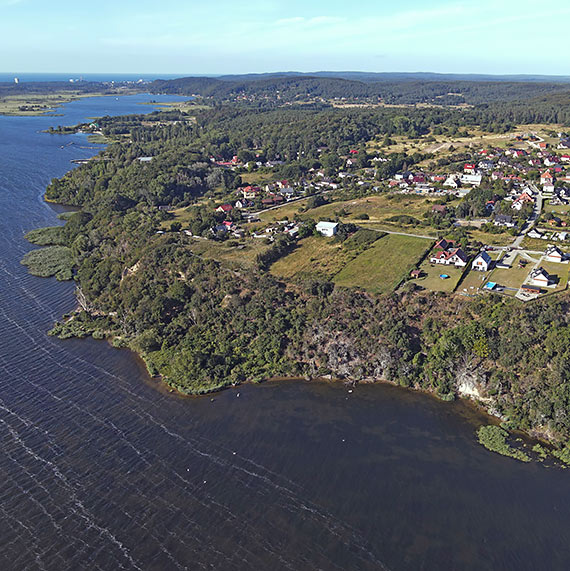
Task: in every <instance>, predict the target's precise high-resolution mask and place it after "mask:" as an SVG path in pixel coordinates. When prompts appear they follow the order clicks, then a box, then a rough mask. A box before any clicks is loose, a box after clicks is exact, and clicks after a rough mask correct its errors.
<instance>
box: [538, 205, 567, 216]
mask: <svg viewBox="0 0 570 571" xmlns="http://www.w3.org/2000/svg"><path fill="white" fill-rule="evenodd" d="M543 209H544V212H556V213H557V214H570V206H569V205H568V204H548V203H547V204H545V205H544V208H543Z"/></svg>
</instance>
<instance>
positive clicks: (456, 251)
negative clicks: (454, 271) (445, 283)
mask: <svg viewBox="0 0 570 571" xmlns="http://www.w3.org/2000/svg"><path fill="white" fill-rule="evenodd" d="M429 261H430V262H431V263H432V264H444V265H446V266H452V265H453V266H455V267H456V268H463V267H465V266H466V265H467V255H466V254H465V252H464V251H463V250H462V249H461V248H451V249H449V250H440V251H439V252H436V253H435V254H432V255H431V257H430V260H429Z"/></svg>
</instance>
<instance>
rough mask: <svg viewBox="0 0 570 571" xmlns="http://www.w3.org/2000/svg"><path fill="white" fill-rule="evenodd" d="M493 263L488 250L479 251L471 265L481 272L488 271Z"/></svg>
mask: <svg viewBox="0 0 570 571" xmlns="http://www.w3.org/2000/svg"><path fill="white" fill-rule="evenodd" d="M491 263H492V260H491V256H489V254H487V252H479V254H477V256H476V257H475V259H474V260H473V263H472V264H471V267H472V268H473V269H474V270H477V271H479V272H486V271H487V270H488V269H489V268H490V267H491Z"/></svg>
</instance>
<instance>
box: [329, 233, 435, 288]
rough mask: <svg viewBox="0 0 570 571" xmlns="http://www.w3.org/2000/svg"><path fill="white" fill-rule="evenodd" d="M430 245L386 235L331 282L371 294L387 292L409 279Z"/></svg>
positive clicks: (426, 241) (402, 237) (427, 242)
mask: <svg viewBox="0 0 570 571" xmlns="http://www.w3.org/2000/svg"><path fill="white" fill-rule="evenodd" d="M431 243H432V242H431V241H430V240H425V239H422V238H413V237H410V236H398V235H395V234H389V235H387V236H385V237H383V238H380V240H378V241H376V242H375V243H374V245H373V246H372V247H371V248H369V249H368V250H366V251H365V252H363V253H362V254H360V255H359V256H358V257H357V258H355V259H354V260H352V261H351V262H349V263H348V264H347V265H346V266H345V267H344V268H343V269H342V270H341V271H340V272H339V273H338V274H337V275H336V276H335V278H334V282H335V283H336V284H337V285H339V286H343V287H357V288H362V289H365V290H368V291H371V292H373V293H387V292H390V291H392V290H393V289H394V288H395V287H396V286H397V285H398V284H399V283H400V281H401V280H402V279H403V278H404V277H406V276H407V275H408V273H409V271H410V270H411V269H412V268H413V267H414V265H415V264H416V263H417V262H418V260H419V259H420V258H421V257H422V256H423V254H424V253H425V251H426V250H427V248H429V247H430V246H431Z"/></svg>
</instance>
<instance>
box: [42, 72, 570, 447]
mask: <svg viewBox="0 0 570 571" xmlns="http://www.w3.org/2000/svg"><path fill="white" fill-rule="evenodd" d="M203 81H204V84H208V83H210V84H211V83H212V81H211V80H203ZM554 97H555V96H554V95H545V96H544V98H545V99H546V101H547V103H545V102H543V103H544V105H547V104H548V105H553V107H556V108H558V106H557V105H556V104H555V103H554V102H553V100H552V99H551V98H554ZM562 103H563V104H564V105H566V106H567V104H568V101H567V100H566V99H565V100H563V101H562ZM564 105H562V106H561V107H563V106H564ZM521 106H522V108H524V110H521V111H520V112H521V113H526V112H529V110H530V109H531V107H529V106H528V104H525V105H522V104H521ZM544 109H545V107H540V108H538V107H537V109H536V110H535V111H533V112H534V113H536V114H540V113H543V112H544ZM518 112H519V111H517V110H516V106H507V105H506V104H497V105H494V106H492V105H487V106H485V107H481V108H472V109H464V110H454V109H448V108H444V107H437V108H427V109H421V110H420V109H386V108H375V109H326V108H323V109H311V108H307V109H303V108H297V107H291V108H270V109H253V108H251V109H247V108H240V107H235V106H224V107H218V106H216V107H214V108H210V109H204V110H196V111H195V112H194V113H193V114H192V115H188V114H185V113H181V112H178V111H170V112H168V113H155V114H150V115H145V116H130V117H118V118H109V117H104V118H101V119H100V120H99V121H98V125H99V128H100V129H101V130H102V131H103V132H104V133H106V134H108V135H109V136H111V137H113V138H114V139H115V142H114V143H112V144H110V145H109V146H108V147H107V148H106V149H105V150H104V151H102V152H101V153H100V155H99V157H97V158H98V160H93V161H89V162H88V163H87V164H85V165H82V166H80V167H79V168H77V169H75V170H72V171H71V172H69V173H68V174H66V175H65V176H64V177H62V178H61V179H55V180H53V181H52V183H51V184H50V185H49V187H48V189H47V192H46V196H47V198H48V199H49V200H52V201H56V202H61V203H66V204H73V205H76V206H80V207H81V208H82V209H81V211H80V212H78V213H75V214H73V215H71V216H70V217H69V219H68V221H67V223H66V225H65V226H63V227H61V228H60V229H59V230H53V229H51V230H49V231H47V232H45V233H44V234H36V235H35V238H34V239H35V240H36V243H42V244H44V245H50V244H52V245H54V246H57V247H59V248H65V249H66V255H68V254H70V255H71V258H72V262H71V263H72V267H73V273H74V278H75V279H76V281H77V283H78V287H79V299H80V302H81V306H82V309H81V310H80V311H79V312H77V313H75V314H74V315H73V316H72V318H71V319H67V320H64V321H62V322H61V323H59V324H57V325H56V327H55V328H54V333H55V334H58V335H61V336H64V337H65V336H70V335H79V336H83V335H89V334H91V335H93V336H95V337H97V338H103V337H108V338H109V339H112V340H113V343H114V344H115V345H117V346H126V347H130V348H132V349H133V350H135V351H137V352H138V353H140V354H141V355H142V356H143V358H144V359H145V361H146V363H147V365H148V368H149V370H150V372H151V373H153V374H160V375H162V376H163V378H164V380H165V381H166V382H167V383H169V384H170V385H171V386H172V387H175V388H176V389H178V390H180V391H182V392H186V393H203V392H208V391H211V390H214V389H218V388H221V387H223V386H225V385H228V384H230V383H239V382H243V381H247V380H254V381H259V380H262V379H264V378H267V377H270V376H277V375H281V376H283V375H305V376H309V377H314V376H322V375H328V374H330V375H333V376H334V377H340V378H346V379H348V380H351V381H361V380H367V379H368V380H377V379H384V380H388V381H392V382H395V383H398V384H401V385H404V386H411V387H416V388H424V389H427V390H430V391H432V392H433V393H435V394H437V395H439V396H440V397H441V398H445V399H451V398H454V397H455V395H457V394H461V393H462V392H466V391H467V392H468V391H477V392H478V393H479V395H480V397H481V399H482V400H483V401H484V402H485V403H486V406H487V407H489V408H490V409H492V411H493V412H494V413H495V414H496V415H498V416H500V417H501V418H502V419H503V421H504V422H505V424H506V425H507V426H508V427H510V428H521V429H524V430H527V431H536V433H540V434H542V435H544V436H546V437H548V438H551V439H553V440H557V439H558V440H565V439H567V438H569V437H570V417H569V416H568V411H569V410H570V338H569V333H568V331H570V329H569V328H568V326H569V325H570V323H569V317H568V316H569V312H568V309H569V303H570V300H569V297H568V295H567V294H562V295H559V296H557V297H550V298H545V299H544V300H541V301H538V302H535V303H529V304H525V305H523V304H521V303H519V302H517V301H515V300H506V299H505V298H501V297H498V296H494V295H489V296H486V297H482V298H479V299H474V300H469V299H467V298H459V297H454V296H449V295H445V294H437V293H426V292H421V291H414V289H413V288H411V289H410V290H408V291H406V292H404V293H402V292H400V293H393V294H390V295H384V296H379V295H372V294H369V293H364V292H362V291H354V290H348V289H343V288H340V287H338V286H335V285H334V284H333V283H331V282H328V281H326V280H325V281H323V280H320V279H311V280H305V281H302V282H295V283H285V282H283V281H280V280H278V279H276V278H274V277H273V276H272V275H271V274H270V273H269V272H268V271H267V267H268V266H270V264H271V256H269V257H266V258H263V257H260V258H259V260H258V264H257V266H256V267H253V268H247V267H245V266H244V267H241V266H233V265H228V264H224V263H222V262H220V261H216V260H212V259H205V258H202V257H200V256H199V255H196V254H195V253H194V252H193V248H192V238H190V237H188V236H186V235H184V234H183V233H179V232H167V233H157V230H158V229H159V228H160V224H161V222H162V221H163V220H165V217H167V214H165V213H164V212H163V211H162V210H160V209H159V208H157V206H160V205H177V206H189V205H192V204H194V203H196V202H197V201H198V200H201V199H203V198H204V197H208V196H211V195H212V193H214V192H218V193H222V195H223V193H224V192H225V193H226V195H227V193H229V192H232V191H233V190H235V189H236V188H237V187H238V186H239V185H240V184H241V180H240V177H239V174H236V173H234V172H232V171H229V170H224V169H220V168H219V167H216V165H215V164H214V163H213V162H212V161H211V160H210V157H211V156H214V157H219V158H229V157H232V156H233V155H237V154H238V153H240V152H243V150H244V149H255V150H256V153H257V154H258V155H261V156H263V157H265V158H279V157H280V158H283V159H284V164H283V165H282V166H281V167H279V168H280V169H282V170H281V171H276V176H280V175H283V176H286V175H291V176H303V174H304V173H305V172H307V171H308V169H310V168H313V167H325V166H326V161H327V160H330V157H331V156H332V155H334V154H338V153H341V154H342V153H345V152H347V151H348V149H350V148H352V147H356V148H363V146H364V143H365V142H366V141H369V140H373V139H375V138H379V137H382V138H383V137H386V136H390V135H393V134H402V135H406V136H408V137H419V136H425V135H429V134H430V133H434V132H451V133H453V132H455V133H457V131H458V130H462V129H468V128H471V127H475V126H479V127H481V126H485V127H491V128H495V129H497V131H500V130H503V129H507V128H508V124H509V117H512V116H513V114H515V115H516V113H518ZM140 157H152V161H150V162H140V161H139V160H137V159H138V158H140ZM421 158H423V157H416V159H417V160H420V159H421ZM389 159H390V160H389V161H387V162H386V163H384V164H386V165H388V166H387V167H385V168H388V169H390V168H392V169H393V170H394V172H395V171H396V170H398V169H400V168H402V166H403V165H404V164H406V163H407V164H413V161H414V158H413V157H406V156H405V155H401V156H400V155H397V154H394V155H391V156H390V157H389ZM390 165H391V166H390ZM474 207H476V205H475V206H474ZM40 240H41V242H40ZM281 246H282V247H283V251H287V248H289V247H294V245H293V246H291V245H290V244H282V245H281ZM273 253H275V254H276V255H279V252H278V251H277V250H276V251H275V252H273ZM273 253H272V254H271V255H273ZM466 387H467V389H466Z"/></svg>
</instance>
